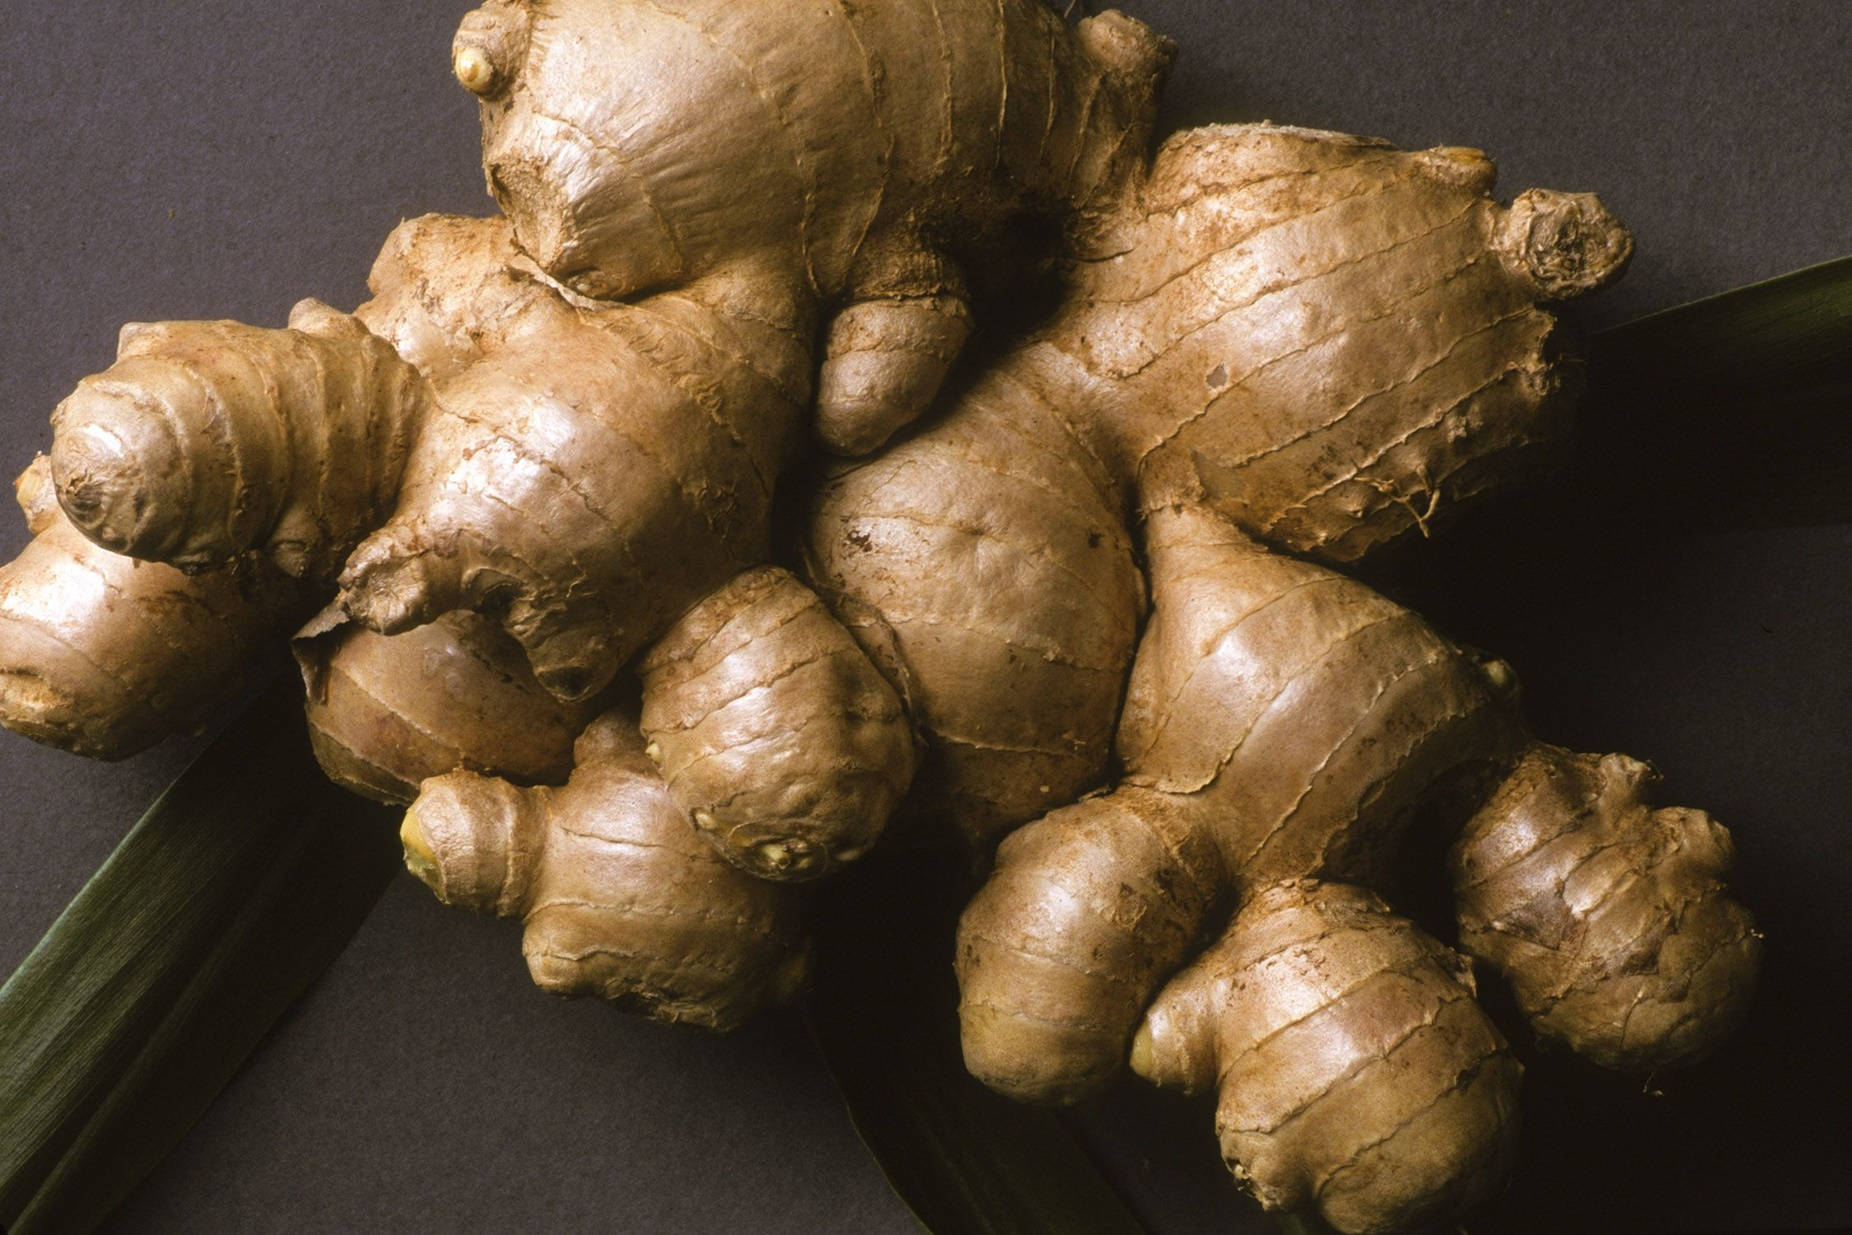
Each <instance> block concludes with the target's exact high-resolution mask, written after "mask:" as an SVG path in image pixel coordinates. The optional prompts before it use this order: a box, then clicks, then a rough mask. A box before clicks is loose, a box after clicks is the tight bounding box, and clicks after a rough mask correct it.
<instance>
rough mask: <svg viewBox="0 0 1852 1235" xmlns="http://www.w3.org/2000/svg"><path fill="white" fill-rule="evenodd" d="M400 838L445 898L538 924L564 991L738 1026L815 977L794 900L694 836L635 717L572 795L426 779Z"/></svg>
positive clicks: (602, 736) (535, 942)
mask: <svg viewBox="0 0 1852 1235" xmlns="http://www.w3.org/2000/svg"><path fill="white" fill-rule="evenodd" d="M401 836H402V838H403V840H404V842H405V850H406V861H407V864H408V865H410V866H411V868H412V871H413V873H414V874H416V875H417V876H418V877H419V878H420V879H422V880H423V881H424V882H425V883H426V884H428V885H430V888H431V890H432V891H433V892H435V893H437V896H438V899H440V900H442V901H444V902H445V903H447V904H452V905H459V906H462V907H464V908H468V909H474V910H477V911H478V912H482V913H494V914H497V915H500V916H503V917H517V916H518V917H520V918H521V919H522V920H523V921H524V922H525V923H526V927H527V932H526V935H525V939H524V942H523V945H522V946H523V950H524V951H525V952H526V954H527V963H528V968H529V970H530V971H531V972H532V974H533V977H534V981H535V982H536V983H537V984H539V985H540V986H541V987H542V988H543V989H545V990H548V991H551V992H553V993H555V994H559V995H596V996H599V997H601V998H604V999H608V1000H612V1001H615V1002H617V1003H619V1004H621V1005H623V1006H626V1007H630V1008H634V1009H635V1010H638V1011H642V1012H646V1013H648V1014H649V1015H651V1016H654V1017H657V1018H659V1019H662V1020H670V1021H682V1022H687V1023H691V1024H696V1025H703V1026H706V1027H708V1028H710V1029H730V1028H732V1027H733V1026H735V1025H737V1024H738V1023H739V1022H740V1020H742V1019H743V1018H744V1017H745V1016H747V1015H749V1014H750V1013H751V1012H753V1011H754V1010H756V1009H757V1008H758V1007H760V1006H761V1005H763V1004H764V1003H766V1002H775V1001H777V1000H779V999H781V998H784V997H787V996H789V995H790V994H791V993H792V992H794V991H795V990H796V989H797V987H798V986H799V984H800V983H801V981H802V978H803V973H804V968H805V964H806V957H807V953H806V951H805V950H804V947H803V944H802V942H801V934H800V930H799V927H798V924H797V920H796V913H795V909H796V905H795V901H794V898H793V895H792V893H791V891H790V890H789V889H786V888H784V887H781V886H779V885H778V884H775V883H770V882H766V881H763V880H759V879H755V878H753V877H752V876H750V875H746V874H743V873H741V872H739V871H737V870H735V869H734V868H733V867H732V866H730V865H728V864H727V863H726V862H725V861H724V860H722V859H721V857H720V856H719V855H718V854H716V853H715V852H714V850H713V849H712V848H711V847H709V846H708V845H707V844H706V842H704V841H703V840H702V839H701V837H700V836H699V835H698V834H697V833H696V832H695V831H694V830H693V829H691V828H690V827H689V826H688V817H687V816H686V815H685V814H683V813H682V810H681V808H680V807H678V806H677V805H676V804H675V802H674V801H673V800H672V799H671V798H670V797H669V794H668V791H667V789H666V787H665V786H664V785H663V783H662V778H661V777H660V775H659V774H658V773H657V771H656V767H655V765H654V764H653V763H652V762H651V761H650V759H649V758H648V757H647V756H646V755H645V754H644V752H643V742H642V739H641V738H640V737H639V736H638V734H637V725H636V718H635V717H634V716H630V715H626V714H624V713H621V712H613V713H608V714H606V715H605V716H603V717H601V718H600V719H598V720H597V721H595V722H593V723H592V725H591V726H590V727H589V728H588V729H586V731H585V733H584V735H583V736H582V737H580V739H579V742H578V746H577V749H576V751H575V767H574V769H573V773H572V779H571V780H570V781H568V782H567V783H566V785H565V787H563V788H558V789H555V788H550V787H547V786H540V787H538V788H533V789H522V788H518V787H516V786H514V785H511V784H509V783H508V782H507V781H503V780H497V779H494V778H490V777H485V776H480V775H478V774H476V773H473V772H453V773H450V774H448V775H444V776H439V777H436V778H434V779H432V780H429V781H427V782H425V785H424V788H423V790H422V792H421V793H420V794H419V796H418V799H417V801H415V802H414V803H413V804H412V807H411V809H410V810H409V811H408V812H407V813H406V816H405V825H404V828H403V830H402V832H401Z"/></svg>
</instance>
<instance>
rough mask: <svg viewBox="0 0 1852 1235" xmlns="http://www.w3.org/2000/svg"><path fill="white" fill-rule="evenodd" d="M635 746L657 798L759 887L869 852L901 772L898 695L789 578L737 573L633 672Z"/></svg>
mask: <svg viewBox="0 0 1852 1235" xmlns="http://www.w3.org/2000/svg"><path fill="white" fill-rule="evenodd" d="M639 672H640V673H641V674H642V679H643V716H642V726H643V734H644V738H645V739H646V740H647V741H648V743H649V746H648V748H647V749H648V753H649V756H650V758H651V759H652V760H654V761H655V763H656V764H657V766H658V767H660V768H661V770H662V775H663V778H664V781H665V782H666V784H667V785H668V790H669V796H670V797H672V798H674V799H675V801H676V802H677V803H678V804H679V805H680V806H681V807H682V808H683V809H684V810H685V811H687V812H688V814H689V816H690V817H691V818H692V819H693V820H694V821H695V824H696V826H697V827H699V828H700V829H701V830H702V831H704V832H708V833H711V834H713V836H714V839H715V840H716V841H717V843H718V844H719V845H720V848H721V852H722V853H723V854H725V855H726V857H727V858H728V860H729V861H731V862H733V863H734V864H735V865H736V866H739V867H740V868H741V869H743V870H747V871H750V872H752V873H754V874H757V875H760V876H762V877H764V878H767V879H811V878H815V877H817V876H820V875H823V874H825V873H827V872H829V871H830V870H832V869H834V868H836V867H839V866H841V865H842V864H844V863H847V862H853V861H855V860H856V859H857V858H860V857H861V856H862V855H863V854H865V853H867V852H868V849H869V848H870V847H871V846H872V845H873V844H874V842H875V839H876V838H877V837H878V836H879V835H880V833H881V829H882V827H883V825H884V824H885V823H886V822H887V819H888V816H889V815H890V814H892V813H893V810H894V808H895V807H896V806H897V805H898V804H899V802H900V798H901V795H902V794H904V793H905V792H906V789H907V786H908V784H909V783H910V782H911V781H912V778H913V735H912V732H911V730H910V729H909V728H908V726H907V720H906V716H905V714H904V713H903V712H902V710H901V706H900V700H899V698H898V697H896V695H895V694H894V691H893V689H892V688H891V687H889V686H888V684H887V681H886V680H885V679H884V678H882V676H881V675H880V673H879V672H878V671H877V670H876V669H875V667H874V665H873V664H871V663H870V662H869V660H868V658H867V657H866V656H865V655H863V653H862V649H861V648H860V647H858V646H856V643H855V641H854V640H853V639H852V638H850V637H849V634H848V632H847V631H845V630H844V629H843V628H842V627H841V626H840V625H838V624H837V622H836V619H835V618H833V617H831V616H830V613H829V610H827V609H825V608H824V607H823V604H822V602H821V601H819V600H818V599H817V597H816V595H815V593H813V592H812V591H811V590H810V589H809V588H807V587H805V586H804V585H803V584H801V583H799V582H798V581H797V580H796V579H795V578H793V577H792V576H791V574H790V573H789V572H788V571H784V570H780V569H778V568H776V567H762V568H760V569H758V570H752V571H748V572H746V573H745V574H743V575H741V576H739V577H738V578H737V579H735V580H733V581H732V582H731V583H729V584H728V585H727V586H725V587H723V588H721V589H720V590H719V591H717V592H715V593H714V594H713V595H712V596H710V597H708V598H707V599H706V600H704V601H702V602H701V603H700V604H699V605H697V606H695V607H694V608H693V609H691V610H690V611H689V612H688V613H687V614H685V615H684V616H683V617H682V619H681V621H679V622H677V623H676V624H675V625H674V626H673V627H671V628H670V630H669V633H668V634H667V635H665V636H664V637H663V638H662V640H661V641H660V642H658V643H657V644H656V646H655V647H654V648H652V649H651V650H650V653H649V655H647V656H646V657H644V658H643V661H642V663H641V665H640V666H639Z"/></svg>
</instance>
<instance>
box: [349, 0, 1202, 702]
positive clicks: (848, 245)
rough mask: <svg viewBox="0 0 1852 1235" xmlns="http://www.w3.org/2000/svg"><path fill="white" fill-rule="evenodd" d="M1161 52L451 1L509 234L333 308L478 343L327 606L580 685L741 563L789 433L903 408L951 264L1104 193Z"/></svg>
mask: <svg viewBox="0 0 1852 1235" xmlns="http://www.w3.org/2000/svg"><path fill="white" fill-rule="evenodd" d="M1167 57H1168V48H1167V45H1165V44H1164V43H1162V41H1161V40H1158V39H1156V38H1155V37H1154V36H1152V35H1150V33H1149V32H1148V31H1145V30H1144V28H1143V27H1141V26H1139V25H1138V24H1137V23H1135V22H1131V21H1129V20H1128V19H1125V18H1123V17H1119V16H1117V15H1112V16H1108V17H1101V18H1095V19H1091V20H1089V21H1087V22H1084V23H1082V24H1081V25H1080V27H1078V28H1075V29H1070V28H1069V27H1068V26H1067V25H1066V24H1065V23H1064V22H1062V21H1061V20H1060V18H1059V17H1058V16H1057V15H1055V14H1054V13H1052V12H1050V11H1049V10H1048V9H1047V8H1046V7H1045V6H1043V5H1042V4H1040V3H1037V2H1035V0H1009V2H1007V3H1004V4H1001V5H999V4H996V3H994V2H993V0H981V2H980V0H946V2H944V3H941V4H938V5H935V6H932V7H931V8H923V7H920V6H916V5H856V6H845V7H842V8H828V9H815V8H813V7H810V6H802V5H800V6H770V7H767V6H752V7H750V8H748V7H742V6H740V5H738V4H735V3H732V0H696V2H695V3H693V4H692V5H683V6H680V7H679V8H678V9H677V10H675V11H673V12H671V11H669V10H666V9H661V8H658V7H656V6H651V5H643V4H631V3H614V2H613V0H570V2H568V3H560V4H550V5H546V6H533V5H526V4H516V3H509V2H506V0H496V2H495V3H491V4H488V5H485V6H484V7H482V8H481V9H478V10H477V11H476V12H474V13H472V14H471V15H470V16H469V17H468V18H467V19H465V22H464V24H463V27H462V29H461V31H460V32H459V34H458V36H457V44H456V63H457V68H458V75H459V77H460V78H461V79H462V80H463V81H464V84H465V85H467V86H468V87H469V88H470V89H471V90H472V91H473V92H475V93H476V94H477V95H479V96H480V98H481V99H482V115H483V133H484V137H483V162H484V167H485V170H486V172H487V176H488V180H489V184H490V186H491V188H492V190H493V192H494V193H495V195H496V197H497V200H498V201H499V202H500V203H501V204H502V206H503V208H504V210H505V211H506V213H507V215H508V220H509V227H508V228H507V229H503V230H501V231H499V232H498V231H497V229H496V228H495V227H494V226H482V227H478V228H477V229H476V231H477V233H478V239H477V240H476V241H475V243H474V244H473V246H472V245H470V244H468V243H456V242H451V241H445V242H443V243H442V244H440V245H439V246H438V250H439V251H440V252H442V253H443V255H444V257H445V261H444V264H443V265H442V266H433V265H431V264H428V257H429V256H430V254H428V253H427V251H426V249H425V247H424V246H410V245H389V246H388V250H387V254H386V255H385V260H384V263H383V267H384V268H382V269H379V270H376V271H375V281H374V286H375V290H376V292H377V293H378V294H379V297H380V302H379V303H376V304H375V305H374V306H371V307H369V308H367V309H363V310H362V311H361V316H362V318H363V319H365V320H368V321H369V322H370V323H371V324H373V325H374V326H375V328H376V329H378V330H379V331H380V332H381V333H383V334H384V335H385V336H386V337H388V338H390V339H393V341H394V342H395V343H397V344H398V345H399V346H400V348H401V350H402V351H403V352H405V353H406V354H408V355H410V354H415V352H416V351H417V350H418V349H420V348H421V347H426V346H431V345H434V344H435V345H437V346H439V347H440V349H441V347H442V345H443V343H444V342H445V341H448V340H457V339H463V338H467V339H468V340H469V346H470V347H471V348H474V349H478V350H479V351H480V357H479V359H477V360H476V361H475V362H474V363H473V364H471V365H469V366H468V367H466V368H465V369H464V370H463V371H462V372H460V373H457V374H456V375H455V376H454V377H451V378H449V379H447V380H445V379H442V378H437V379H436V380H439V390H438V398H437V405H438V411H437V413H436V414H435V415H434V416H433V417H432V419H431V421H430V423H429V425H428V426H427V429H426V431H425V432H424V433H423V435H422V436H421V437H420V440H419V443H418V446H417V449H416V453H415V457H414V459H413V461H412V463H411V465H410V466H409V467H408V468H407V473H406V474H407V481H406V484H405V486H404V488H403V490H402V491H401V493H400V495H399V505H398V509H397V511H396V512H395V513H394V515H393V516H392V518H391V519H390V520H389V521H388V522H387V524H386V525H385V526H384V527H382V528H381V529H379V530H378V531H377V532H376V533H375V534H374V535H373V536H371V537H370V538H369V539H368V540H367V541H366V542H365V543H364V544H362V545H361V547H360V548H359V549H358V551H356V552H355V554H354V555H353V557H352V558H351V559H350V561H349V562H348V564H347V568H346V571H345V573H344V574H343V576H342V581H341V582H342V588H343V598H342V603H343V605H344V606H345V608H346V609H347V611H348V613H349V614H351V615H352V616H353V617H354V618H355V619H356V620H358V621H359V622H361V623H362V624H364V625H367V626H369V627H371V628H372V629H374V630H377V631H380V632H381V633H385V634H394V633H398V632H400V631H402V630H406V629H409V628H410V627H412V626H416V625H419V624H421V623H423V622H427V621H430V620H432V619H433V618H435V617H437V616H438V615H440V614H442V613H443V612H445V611H447V610H450V609H454V608H472V609H478V610H481V611H484V612H488V613H491V614H492V615H493V616H495V617H497V618H498V620H500V621H501V622H502V624H503V625H504V627H505V628H506V629H507V630H508V632H509V633H510V634H511V635H513V636H514V637H515V639H517V640H518V641H519V642H520V643H521V645H522V646H523V647H524V648H525V649H526V650H527V653H528V657H529V659H530V660H531V661H532V663H533V666H534V669H535V673H536V675H537V676H538V678H539V679H540V681H541V683H542V684H543V685H545V686H546V687H547V689H549V690H551V691H552V692H553V693H555V694H556V695H558V696H559V697H560V698H562V699H582V698H587V697H590V696H591V695H594V694H596V693H597V692H598V691H600V690H602V689H603V688H604V687H605V686H606V685H608V684H609V683H610V681H611V680H612V679H613V678H614V676H615V675H616V674H617V672H618V671H619V670H620V669H621V668H622V667H623V666H624V665H625V664H626V663H627V662H628V661H629V660H630V659H631V658H632V657H633V656H635V655H636V654H637V653H638V652H639V651H640V650H641V649H642V648H644V647H645V646H647V645H648V644H649V642H650V641H652V640H654V639H655V638H657V637H658V636H660V635H661V634H662V633H663V632H664V630H666V628H667V626H668V625H669V623H670V622H671V621H673V620H674V619H675V618H676V617H677V616H679V615H680V614H681V613H682V612H684V611H686V610H687V609H688V608H689V607H690V606H692V605H693V604H695V603H696V602H697V601H699V600H700V599H701V598H702V597H703V596H704V595H706V594H708V593H709V592H711V591H712V590H713V589H715V588H717V587H719V586H720V585H721V584H723V583H725V582H726V581H727V580H728V579H730V578H732V577H733V576H734V575H736V574H738V573H739V572H740V571H741V570H743V569H746V568H748V567H751V566H753V565H757V564H759V563H762V562H764V561H766V560H767V559H768V558H769V556H770V544H769V539H768V536H769V512H770V507H771V501H772V496H773V491H774V487H775V484H776V481H777V479H778V476H779V474H780V472H781V470H782V468H783V466H784V464H785V462H786V461H787V459H788V458H789V457H790V456H791V455H792V453H793V452H794V450H795V449H796V448H797V446H798V443H799V442H800V441H801V438H802V430H803V429H804V428H805V427H806V425H807V423H809V425H810V426H811V427H814V428H815V429H816V430H817V431H818V432H819V433H821V434H822V435H823V436H824V437H825V438H826V440H829V441H831V442H833V443H834V444H835V445H836V446H837V447H838V448H840V449H847V450H866V449H872V448H874V447H875V446H878V445H879V444H880V442H881V440H883V439H884V438H885V437H886V435H887V434H888V433H889V432H891V431H892V430H893V429H895V428H897V427H898V426H899V425H900V424H902V423H904V422H905V421H906V420H908V419H910V418H912V417H913V416H915V415H917V414H918V413H919V412H920V411H922V410H923V409H924V408H925V406H926V404H927V402H928V401H929V400H930V398H931V396H932V395H933V393H934V392H935V391H936V390H937V388H938V385H939V383H940V381H941V380H942V378H943V376H944V374H945V372H946V371H947V369H948V368H949V366H950V363H951V360H952V357H953V355H954V354H955V352H956V351H957V348H958V346H959V345H960V344H961V343H962V337H963V334H964V333H965V327H964V326H963V324H962V323H963V319H964V317H965V316H966V313H967V311H966V309H965V308H964V307H963V302H964V294H963V285H964V280H963V275H962V274H961V273H960V271H961V269H962V268H963V267H964V266H965V265H967V264H969V262H970V261H972V260H976V261H978V262H979V264H980V265H981V264H983V263H984V262H986V261H988V260H990V259H992V258H993V257H994V255H995V254H996V253H997V252H999V248H998V246H999V245H1000V244H1002V243H1003V240H1004V231H1005V229H1006V228H1007V226H1008V225H1009V224H1011V223H1012V222H1014V221H1017V220H1020V219H1023V218H1034V217H1043V218H1048V219H1050V220H1051V221H1053V222H1054V223H1055V224H1057V225H1065V226H1066V227H1067V228H1069V229H1073V230H1076V231H1078V230H1080V229H1083V228H1084V227H1085V226H1087V225H1088V222H1089V220H1091V219H1092V218H1093V217H1095V216H1096V215H1099V214H1101V213H1103V212H1104V211H1105V210H1106V207H1107V204H1108V203H1110V202H1111V201H1113V200H1114V199H1115V198H1116V196H1117V195H1118V194H1119V193H1121V192H1122V190H1123V189H1124V187H1125V184H1126V183H1127V179H1128V177H1129V176H1130V175H1131V174H1132V172H1133V170H1134V169H1135V168H1136V166H1137V163H1138V160H1139V157H1140V155H1141V154H1142V146H1143V143H1144V140H1145V136H1146V134H1148V132H1149V128H1150V124H1151V120H1152V115H1153V107H1154V102H1153V100H1154V93H1155V87H1156V82H1157V78H1158V76H1159V74H1160V73H1161V70H1162V67H1163V65H1164V63H1165V61H1166V59H1167ZM742 65H750V66H751V69H750V74H749V75H748V76H746V77H745V78H744V79H743V78H742V68H741V66H742ZM665 99H671V100H674V101H675V103H674V105H673V106H665V105H664V103H663V100H665ZM695 167H698V169H699V174H698V175H696V174H691V171H692V170H693V169H694V168H695ZM972 168H979V169H987V170H985V171H984V172H983V174H981V175H979V176H975V177H974V176H972V175H970V169H972ZM413 226H416V225H413ZM439 226H444V225H443V224H439ZM457 226H459V227H461V226H463V225H461V224H458V225H457ZM401 255H403V256H405V257H407V258H409V259H410V268H407V267H406V266H405V265H404V264H403V263H401V262H400V261H399V260H398V258H399V257H400V256H401ZM961 259H962V260H961ZM395 266H397V267H399V268H397V269H395V268H394V267H395ZM540 285H545V288H546V290H545V291H544V292H540V293H536V291H535V289H536V287H537V286H540ZM455 286H460V287H462V288H466V289H468V291H467V294H457V293H455V292H453V291H451V290H450V288H451V287H455ZM400 299H407V300H410V301H412V302H413V303H412V304H410V305H409V306H406V305H401V304H398V303H396V302H397V301H398V300H400ZM837 305H841V306H844V308H843V311H842V315H841V316H840V317H839V318H838V320H837V323H836V325H834V326H830V327H828V328H827V329H825V328H824V326H825V323H824V321H823V319H824V316H825V315H826V313H827V312H828V311H830V310H831V309H832V307H833V306H837ZM456 309H461V310H462V311H463V314H464V316H465V318H466V319H467V320H466V322H465V323H464V324H462V325H461V326H459V325H457V324H453V323H450V322H447V321H444V320H443V319H444V318H445V317H446V316H447V314H448V313H449V312H451V311H452V310H456ZM485 322H487V323H492V325H489V326H487V327H486V328H481V327H480V326H478V328H476V329H473V330H472V329H470V325H471V324H481V323H485ZM819 337H826V338H827V340H828V341H827V342H826V343H824V344H823V347H824V351H825V356H824V364H823V385H822V389H821V393H820V396H818V397H819V400H820V401H819V405H818V406H817V408H816V414H815V416H814V418H813V417H811V416H810V412H811V406H812V400H813V396H817V392H816V391H814V390H813V374H814V373H815V357H814V355H813V352H814V351H815V350H816V346H817V342H816V341H817V340H818V339H819ZM691 430H693V431H691Z"/></svg>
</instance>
